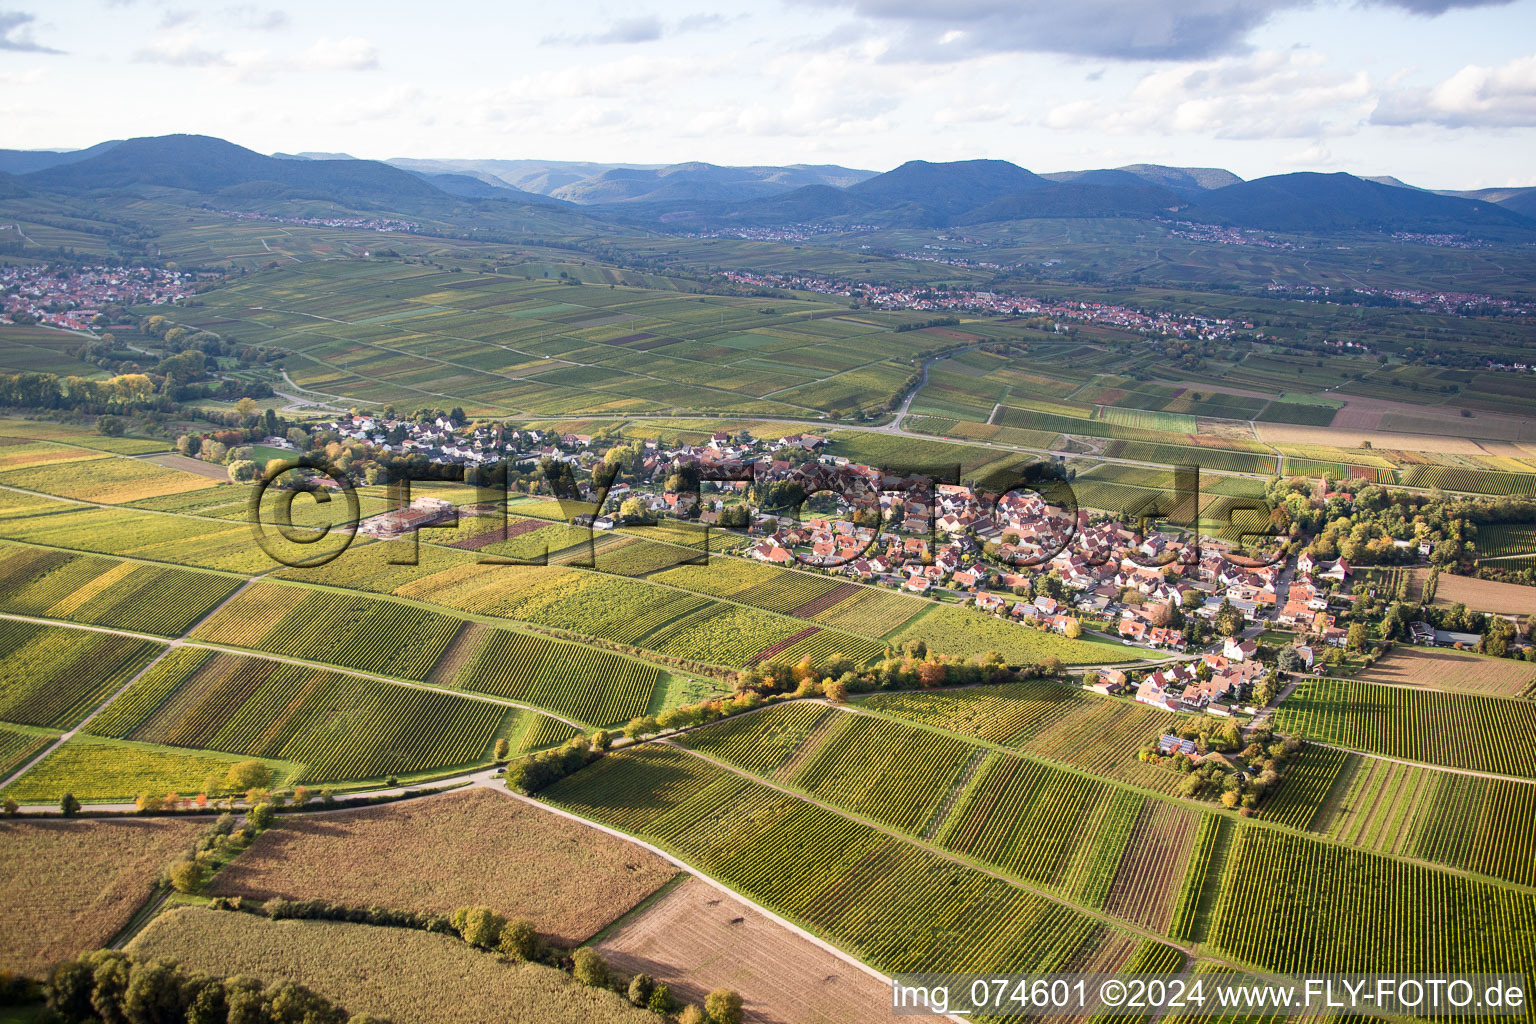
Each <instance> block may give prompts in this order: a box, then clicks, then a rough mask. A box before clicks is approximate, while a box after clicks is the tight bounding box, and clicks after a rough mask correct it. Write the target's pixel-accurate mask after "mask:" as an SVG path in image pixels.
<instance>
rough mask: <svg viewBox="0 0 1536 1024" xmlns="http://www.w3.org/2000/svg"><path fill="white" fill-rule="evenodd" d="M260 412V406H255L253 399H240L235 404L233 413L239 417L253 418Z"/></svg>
mask: <svg viewBox="0 0 1536 1024" xmlns="http://www.w3.org/2000/svg"><path fill="white" fill-rule="evenodd" d="M260 411H261V406H259V405H257V404H256V400H255V399H254V398H242V399H240V401H238V402H236V403H235V412H237V413H239V414H240V415H241V416H255V415H256V414H257V413H258V412H260Z"/></svg>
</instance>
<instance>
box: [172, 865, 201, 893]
mask: <svg viewBox="0 0 1536 1024" xmlns="http://www.w3.org/2000/svg"><path fill="white" fill-rule="evenodd" d="M168 876H169V878H170V880H171V885H172V886H173V887H174V888H175V889H176V891H177V892H184V893H195V892H198V891H200V890H201V889H202V887H203V882H204V881H205V878H206V876H205V873H204V871H203V866H202V865H201V864H199V863H198V862H197V861H195V860H182V861H177V862H176V863H175V864H172V865H171V870H170V871H169V872H168Z"/></svg>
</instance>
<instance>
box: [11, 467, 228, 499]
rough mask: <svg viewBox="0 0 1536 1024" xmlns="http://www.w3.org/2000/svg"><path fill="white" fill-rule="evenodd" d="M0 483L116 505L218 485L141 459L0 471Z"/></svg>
mask: <svg viewBox="0 0 1536 1024" xmlns="http://www.w3.org/2000/svg"><path fill="white" fill-rule="evenodd" d="M0 484H5V485H6V486H8V487H20V488H23V489H24V490H29V491H42V492H43V493H44V494H57V495H59V496H60V497H63V498H75V499H77V500H80V501H96V502H103V503H105V504H119V503H122V502H128V501H134V500H136V499H138V498H149V497H153V496H155V495H160V494H175V493H178V492H181V491H196V490H203V489H205V488H209V487H217V486H219V483H218V481H216V480H210V479H209V478H208V477H206V476H201V475H199V474H197V473H184V472H182V471H181V470H179V469H166V468H164V467H163V466H157V465H155V464H154V463H153V462H147V461H145V460H143V459H127V458H121V459H118V458H105V459H91V460H89V461H83V462H65V463H54V464H52V465H47V466H35V467H33V468H30V469H12V470H6V471H5V472H0Z"/></svg>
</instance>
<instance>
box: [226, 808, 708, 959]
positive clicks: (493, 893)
mask: <svg viewBox="0 0 1536 1024" xmlns="http://www.w3.org/2000/svg"><path fill="white" fill-rule="evenodd" d="M676 873H677V869H676V868H674V867H673V866H672V865H671V864H669V863H667V862H666V861H664V860H662V859H661V858H660V857H657V856H656V855H655V854H652V853H649V852H647V851H645V850H642V849H640V848H639V847H636V846H633V845H631V844H629V843H626V842H624V841H623V840H620V839H615V838H613V837H612V836H608V835H604V834H603V833H600V832H597V831H595V830H593V829H590V828H587V827H586V826H584V825H578V824H576V823H574V822H571V821H567V820H566V819H564V818H561V817H559V816H558V815H554V814H550V813H548V812H547V811H543V810H540V809H538V808H536V807H532V806H530V805H528V804H526V803H523V802H522V801H520V800H518V799H517V798H515V797H512V796H510V795H507V794H504V793H503V794H498V793H494V792H492V791H490V790H488V789H484V788H481V787H478V786H472V787H469V788H467V789H463V790H456V791H454V792H450V793H444V794H441V795H439V796H432V797H423V798H421V799H417V800H407V801H402V802H399V803H393V804H385V805H383V806H380V807H370V808H364V809H362V810H351V811H340V812H337V813H335V814H313V815H295V816H293V817H292V818H287V819H284V822H283V827H282V828H281V829H273V830H272V831H269V832H265V833H263V834H262V835H261V836H259V837H258V838H257V840H256V842H255V843H253V844H252V846H251V848H250V850H248V851H247V852H246V853H244V854H242V855H241V856H240V858H239V859H238V860H236V861H235V862H234V863H233V864H231V865H230V866H229V867H228V868H226V869H225V870H224V871H221V872H220V873H219V874H218V875H217V876H216V877H215V879H214V884H213V887H212V889H211V891H212V892H213V893H215V894H221V895H228V896H236V895H239V896H249V897H252V898H255V899H260V900H265V899H270V898H272V897H274V896H281V897H284V898H286V899H321V900H331V901H334V902H337V903H344V904H347V905H350V906H383V907H390V908H394V909H400V910H414V911H418V912H420V913H431V914H446V913H449V912H450V911H452V910H453V908H454V907H459V906H465V905H477V906H478V905H485V906H489V907H491V908H493V909H494V910H495V911H496V912H497V913H499V914H501V915H502V916H504V917H506V918H508V919H510V920H517V919H520V918H527V919H528V920H531V921H533V922H534V924H535V925H536V926H537V927H538V929H539V932H540V933H541V934H543V935H545V936H546V937H548V938H549V939H551V940H552V941H554V942H557V943H558V944H560V945H562V946H567V947H570V946H575V945H578V944H580V943H581V942H583V941H584V940H586V939H588V938H590V937H591V936H593V935H595V934H596V933H597V932H598V931H600V930H601V929H602V928H603V927H604V926H606V925H607V924H609V923H610V922H611V921H614V920H616V919H617V918H619V917H622V916H623V915H624V914H625V913H626V912H627V911H628V910H629V909H630V908H631V907H633V906H635V905H636V904H637V903H639V902H640V901H641V900H643V899H645V898H646V897H647V896H649V895H650V894H651V893H652V892H655V891H656V890H657V889H659V888H660V887H661V886H662V885H664V884H666V882H667V881H668V880H669V879H670V878H672V876H673V875H675V874H676Z"/></svg>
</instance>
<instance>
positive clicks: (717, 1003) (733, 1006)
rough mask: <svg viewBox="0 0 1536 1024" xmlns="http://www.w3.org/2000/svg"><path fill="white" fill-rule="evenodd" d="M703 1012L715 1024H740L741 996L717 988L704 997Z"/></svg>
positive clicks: (728, 990) (726, 989)
mask: <svg viewBox="0 0 1536 1024" xmlns="http://www.w3.org/2000/svg"><path fill="white" fill-rule="evenodd" d="M704 1012H705V1013H707V1014H709V1019H710V1020H712V1021H714V1022H715V1024H741V996H740V995H739V994H738V993H736V992H733V991H731V990H730V989H728V988H717V989H715V990H714V991H713V992H711V993H710V994H709V995H707V996H705V997H704Z"/></svg>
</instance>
